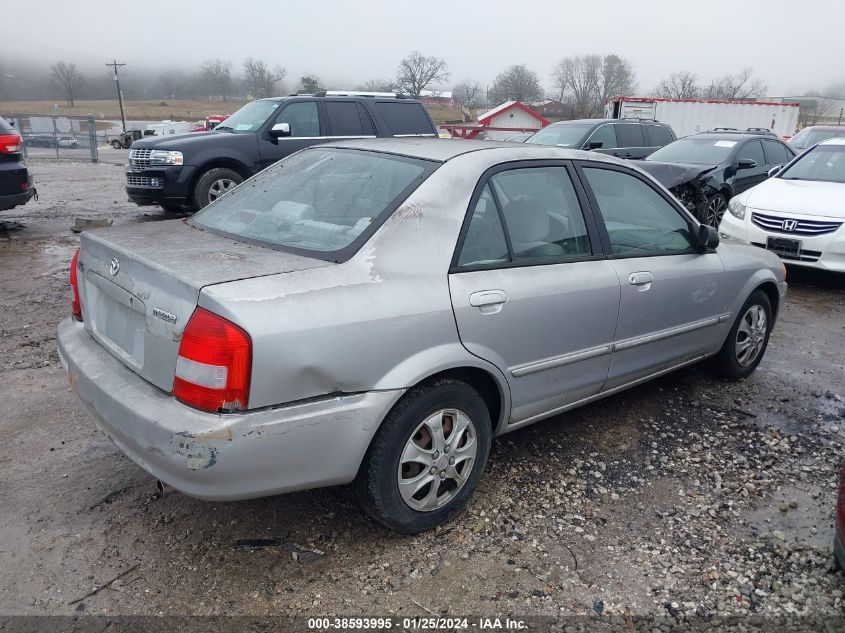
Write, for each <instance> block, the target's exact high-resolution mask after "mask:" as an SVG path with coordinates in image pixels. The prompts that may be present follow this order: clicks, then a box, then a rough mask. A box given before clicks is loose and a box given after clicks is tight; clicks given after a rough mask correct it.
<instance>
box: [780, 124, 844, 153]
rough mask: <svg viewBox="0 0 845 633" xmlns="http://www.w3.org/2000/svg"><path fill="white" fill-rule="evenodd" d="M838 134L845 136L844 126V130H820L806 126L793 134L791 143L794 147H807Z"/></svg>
mask: <svg viewBox="0 0 845 633" xmlns="http://www.w3.org/2000/svg"><path fill="white" fill-rule="evenodd" d="M837 136H845V128H842V130H819V129H813V128H806V129H804V130H801V131H800V132H798V134H796V135H795V136H793V137H792V140H791V141H790V143H791V144H792V146H793V147H797V148H798V149H805V148H807V147H811V146H813V145H815V144H816V143H821V142H822V141H825V140H827V139H829V138H835V137H837Z"/></svg>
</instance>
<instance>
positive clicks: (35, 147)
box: [2, 113, 99, 163]
mask: <svg viewBox="0 0 845 633" xmlns="http://www.w3.org/2000/svg"><path fill="white" fill-rule="evenodd" d="M2 116H3V118H4V119H6V120H7V121H8V122H9V123H11V124H12V125H13V126H14V127H15V129H17V130H18V132H19V133H20V135H21V137H23V148H24V149H23V151H24V156H26V157H27V158H44V159H65V160H68V159H69V160H90V161H91V162H92V163H96V162H97V160H98V158H99V154H98V148H97V143H98V140H97V126H96V123H95V121H94V117H92V116H59V115H44V114H25V113H12V114H4V115H2Z"/></svg>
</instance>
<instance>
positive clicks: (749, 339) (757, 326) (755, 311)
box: [734, 305, 768, 367]
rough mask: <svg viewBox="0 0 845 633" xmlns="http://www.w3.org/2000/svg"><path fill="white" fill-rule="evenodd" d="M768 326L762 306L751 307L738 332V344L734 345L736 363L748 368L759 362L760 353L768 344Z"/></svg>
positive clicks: (744, 316) (743, 317) (743, 316)
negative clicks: (765, 344) (756, 361)
mask: <svg viewBox="0 0 845 633" xmlns="http://www.w3.org/2000/svg"><path fill="white" fill-rule="evenodd" d="M767 325H768V324H767V323H766V311H765V310H764V309H763V306H761V305H753V306H751V307H750V308H748V310H746V312H745V314H744V315H742V320H741V321H740V323H739V328H737V331H736V343H735V345H734V354H736V362H737V363H738V364H739V365H740V366H741V367H748V366H749V365H750V364H751V363H753V362H754V361H755V360H757V357H758V356H759V355H760V351H761V350H762V349H763V344H764V343H765V342H766V328H767Z"/></svg>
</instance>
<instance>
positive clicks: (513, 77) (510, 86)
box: [490, 64, 543, 103]
mask: <svg viewBox="0 0 845 633" xmlns="http://www.w3.org/2000/svg"><path fill="white" fill-rule="evenodd" d="M542 98H543V88H542V87H541V86H540V79H539V78H538V77H537V73H535V72H534V71H533V70H530V69H529V68H528V67H527V66H525V64H516V65H514V66H508V67H507V68H506V69H505V70H503V71H502V72H500V73H499V74H498V75H496V78H495V79H494V80H493V85H492V86H491V87H490V100H491V102H493V103H501V102H502V101H538V100H540V99H542Z"/></svg>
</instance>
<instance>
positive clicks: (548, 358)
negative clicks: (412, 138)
mask: <svg viewBox="0 0 845 633" xmlns="http://www.w3.org/2000/svg"><path fill="white" fill-rule="evenodd" d="M585 208H586V210H587V212H586V213H585ZM449 289H450V292H451V296H452V306H453V309H454V312H455V320H456V322H457V325H458V332H459V335H460V338H461V342H462V343H463V345H464V346H465V347H466V348H467V349H468V350H469V351H470V352H472V353H473V354H475V355H476V356H479V357H481V358H484V359H486V360H488V361H490V362H492V363H494V364H495V365H496V366H497V367H499V369H500V370H501V371H502V373H503V374H504V375H505V376H506V377H507V380H508V383H509V385H510V390H511V401H512V410H511V420H510V421H511V422H527V421H529V420H531V419H533V418H535V417H537V416H541V415H543V414H546V413H548V412H550V411H554V410H556V409H558V408H560V407H563V406H565V405H567V404H569V403H571V402H575V401H577V400H581V399H583V398H586V397H589V396H591V395H594V394H596V393H598V392H599V390H600V389H601V387H602V385H603V384H604V382H605V379H606V378H607V371H608V367H609V365H610V353H611V345H612V342H613V333H614V331H615V329H616V314H617V309H618V306H619V281H618V279H617V276H616V273H615V271H614V269H613V266H612V265H611V264H610V262H608V261H607V260H606V259H605V258H604V256H603V254H602V251H601V246H600V240H599V238H598V233H597V225H596V223H595V219H594V218H593V216H592V214H591V212H589V207H588V206H587V205H586V199H585V197H584V192H583V188H581V185H580V182H579V181H578V180H577V178H576V177H574V171H573V170H572V167H571V166H570V165H567V164H566V163H564V162H560V161H524V162H520V163H511V164H507V165H500V166H498V167H496V168H494V169H492V170H490V171H488V172H487V173H486V174H485V175H484V176H483V177H482V179H481V180H480V181H479V183H478V185H477V187H476V191H475V194H474V195H473V198H472V201H471V203H470V207H469V211H468V213H467V217H466V219H465V221H464V226H463V229H462V231H461V236H460V238H459V241H458V245H457V248H456V251H455V256H454V259H453V262H452V267H451V269H450V273H449Z"/></svg>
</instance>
